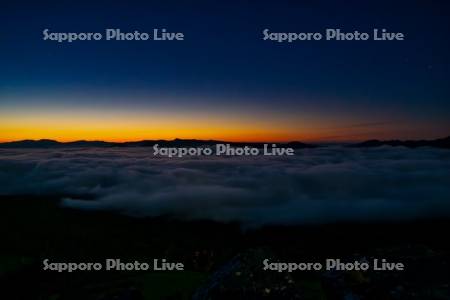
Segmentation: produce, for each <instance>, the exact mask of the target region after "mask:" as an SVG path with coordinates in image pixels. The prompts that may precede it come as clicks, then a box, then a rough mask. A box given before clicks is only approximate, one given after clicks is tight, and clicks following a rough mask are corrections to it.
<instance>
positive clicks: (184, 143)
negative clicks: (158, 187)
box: [0, 136, 450, 149]
mask: <svg viewBox="0 0 450 300" xmlns="http://www.w3.org/2000/svg"><path fill="white" fill-rule="evenodd" d="M268 143H270V142H268ZM155 144H158V145H159V146H160V147H176V148H180V147H202V146H212V145H215V144H230V145H231V146H234V147H244V146H251V147H263V145H264V144H265V143H260V142H248V143H247V142H226V141H219V140H197V139H174V140H142V141H135V142H105V141H85V140H80V141H74V142H58V141H55V140H50V139H41V140H22V141H14V142H5V143H0V148H63V147H80V148H81V147H104V148H107V147H153V146H154V145H155ZM275 144H277V145H281V146H284V147H291V148H294V149H305V148H316V147H323V145H315V144H308V143H303V142H299V141H292V142H284V143H276V142H275ZM347 146H349V147H353V148H369V147H380V146H393V147H396V146H403V147H408V148H417V147H434V148H444V149H450V136H448V137H446V138H442V139H435V140H406V141H401V140H387V141H381V140H368V141H364V142H360V143H355V144H350V145H347Z"/></svg>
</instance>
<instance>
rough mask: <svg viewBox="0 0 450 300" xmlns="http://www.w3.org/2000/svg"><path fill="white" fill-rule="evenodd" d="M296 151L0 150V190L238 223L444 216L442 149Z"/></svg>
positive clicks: (446, 183)
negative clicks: (165, 154)
mask: <svg viewBox="0 0 450 300" xmlns="http://www.w3.org/2000/svg"><path fill="white" fill-rule="evenodd" d="M297 153H298V155H296V156H295V157H279V158H273V157H263V156H260V157H239V158H237V157H236V158H234V157H231V158H223V157H200V158H199V157H196V158H182V159H178V158H172V159H167V158H155V157H153V155H152V152H151V149H148V148H106V149H103V148H102V149H95V148H90V149H89V148H87V149H45V150H39V149H24V150H20V149H7V150H6V149H0V182H1V185H0V194H3V195H14V194H33V195H36V194H38V195H65V197H66V198H65V200H64V202H63V203H64V205H66V206H70V207H77V208H81V209H100V210H103V209H107V210H115V211H119V212H122V213H125V214H131V215H142V216H159V215H166V214H167V215H175V216H177V217H180V218H188V219H198V218H206V219H213V220H219V221H241V222H243V223H244V224H246V225H261V224H269V223H271V224H274V223H276V224H281V223H305V222H331V221H337V220H380V219H404V218H415V217H435V216H450V151H448V150H440V149H430V148H421V149H405V148H401V147H380V148H371V149H355V148H344V147H328V148H317V149H305V150H297ZM86 195H91V196H93V197H94V199H95V200H93V201H86V200H84V199H83V198H84V197H86Z"/></svg>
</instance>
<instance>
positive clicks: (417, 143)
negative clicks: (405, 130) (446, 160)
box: [350, 136, 450, 149]
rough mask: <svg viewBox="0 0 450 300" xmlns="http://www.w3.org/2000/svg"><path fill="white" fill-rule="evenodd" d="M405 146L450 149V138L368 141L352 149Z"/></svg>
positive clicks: (354, 145) (355, 145)
mask: <svg viewBox="0 0 450 300" xmlns="http://www.w3.org/2000/svg"><path fill="white" fill-rule="evenodd" d="M385 145H387V146H394V147H396V146H403V147H408V148H417V147H435V148H444V149H450V136H448V137H446V138H443V139H436V140H407V141H401V140H389V141H380V140H368V141H365V142H362V143H357V144H353V145H350V147H358V148H362V147H380V146H385Z"/></svg>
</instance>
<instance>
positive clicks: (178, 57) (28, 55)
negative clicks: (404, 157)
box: [0, 1, 450, 141]
mask: <svg viewBox="0 0 450 300" xmlns="http://www.w3.org/2000/svg"><path fill="white" fill-rule="evenodd" d="M161 2H164V3H157V2H153V3H152V2H151V1H147V2H145V3H143V2H132V1H122V2H121V3H120V4H118V3H112V2H111V1H95V3H92V1H90V2H82V1H58V2H55V1H52V2H45V1H29V3H26V2H21V3H20V4H14V3H10V4H2V7H1V9H0V23H1V26H0V45H1V48H0V49H1V50H0V70H1V72H0V141H10V140H20V139H40V138H50V139H56V140H61V141H69V140H79V139H88V140H96V139H101V140H108V141H125V140H141V139H159V138H164V139H172V138H177V137H178V138H202V139H209V138H211V139H225V140H232V141H236V140H248V141H269V140H270V141H286V140H305V141H350V140H363V139H369V138H379V139H390V138H400V139H408V138H411V139H416V138H437V137H444V136H447V135H449V134H450V101H449V100H450V99H449V96H450V87H449V83H450V82H449V75H450V74H449V73H450V68H449V66H450V59H449V53H450V51H449V50H450V42H449V37H450V26H449V20H450V18H449V17H450V5H449V4H448V3H447V2H446V1H410V2H414V3H409V2H404V3H403V4H402V3H399V2H397V3H391V2H387V1H386V2H383V1H376V2H372V4H368V3H365V2H364V3H360V2H361V1H359V2H356V1H355V2H352V1H346V2H345V3H346V4H345V6H344V4H343V2H341V1H333V2H335V3H331V1H326V2H325V1H322V2H321V3H316V2H317V1H273V3H272V4H270V2H266V1H235V2H232V1H222V2H221V3H217V2H218V1H209V2H206V1H201V2H200V1H161ZM337 2H339V3H337ZM45 28H49V29H50V30H51V31H52V32H102V33H103V32H104V29H105V28H120V29H121V30H122V31H134V30H139V31H142V32H151V31H152V29H153V28H166V29H167V30H169V31H181V32H184V34H185V41H183V42H156V41H126V42H125V41H122V42H116V41H91V42H89V41H86V42H74V43H71V44H69V43H62V44H59V43H56V42H50V41H43V40H42V30H43V29H45ZM265 28H269V29H270V30H271V31H274V32H281V31H285V32H290V31H292V32H308V31H312V32H323V31H324V29H325V28H341V29H342V30H344V31H346V30H347V31H353V30H358V31H367V32H372V30H373V28H380V29H381V28H386V29H388V30H390V31H398V32H403V33H404V34H405V35H406V40H405V41H402V42H398V41H397V42H376V41H362V42H349V41H346V42H335V41H315V42H297V43H292V44H278V43H275V42H269V41H263V40H262V39H261V37H262V33H261V32H262V30H263V29H265Z"/></svg>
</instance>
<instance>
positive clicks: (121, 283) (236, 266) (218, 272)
mask: <svg viewBox="0 0 450 300" xmlns="http://www.w3.org/2000/svg"><path fill="white" fill-rule="evenodd" d="M0 206H1V209H0V234H1V240H2V247H1V250H0V251H1V252H0V253H1V255H0V278H1V282H2V285H3V288H2V289H1V290H0V293H1V294H0V298H1V299H55V300H56V299H121V300H122V299H123V300H125V299H191V298H194V299H450V292H449V286H448V284H449V282H450V268H449V267H450V265H449V262H450V257H449V254H450V250H449V247H450V246H449V245H448V239H447V238H446V236H447V232H448V229H449V228H450V226H449V224H450V222H449V221H446V220H441V221H431V220H422V221H416V222H409V223H390V224H329V225H308V226H290V227H281V226H280V227H265V228H259V229H247V230H242V229H241V228H240V226H239V225H238V224H219V223H214V222H207V221H205V222H203V221H195V222H187V221H184V222H182V221H176V220H170V218H156V219H155V218H153V219H138V218H129V217H124V216H120V215H115V214H112V213H108V212H103V213H97V212H96V213H93V212H84V211H78V210H71V209H67V208H61V207H60V206H59V204H58V200H57V199H40V198H36V197H25V196H23V197H19V196H15V197H6V196H4V197H2V198H1V202H0ZM46 258H47V259H50V260H51V261H55V262H56V261H63V262H89V261H94V262H95V261H100V262H102V261H104V260H105V259H106V258H120V259H121V260H123V261H127V260H129V261H134V260H139V261H150V260H152V259H154V258H166V259H167V260H168V261H180V262H183V263H184V264H185V266H186V270H185V271H180V272H156V271H136V272H127V271H123V272H120V271H118V272H111V271H109V272H106V271H98V272H73V273H58V272H50V271H43V270H42V265H43V264H42V261H43V260H44V259H46ZM266 258H268V259H271V260H272V261H281V262H302V261H313V262H314V261H323V260H325V259H326V258H340V259H342V260H343V261H353V260H360V261H364V260H370V259H372V258H380V259H381V258H386V259H388V260H390V261H396V262H402V263H404V264H405V266H406V269H405V271H396V272H395V271H394V272H380V271H378V272H375V271H347V272H343V271H297V272H292V273H278V272H274V271H263V264H262V262H263V260H264V259H266Z"/></svg>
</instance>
